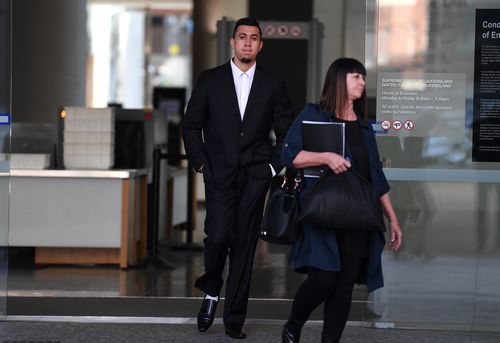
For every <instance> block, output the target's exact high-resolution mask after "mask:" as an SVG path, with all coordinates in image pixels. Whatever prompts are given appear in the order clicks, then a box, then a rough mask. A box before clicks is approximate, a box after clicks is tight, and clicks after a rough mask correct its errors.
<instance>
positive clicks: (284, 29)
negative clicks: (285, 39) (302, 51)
mask: <svg viewBox="0 0 500 343" xmlns="http://www.w3.org/2000/svg"><path fill="white" fill-rule="evenodd" d="M278 34H279V35H280V36H286V35H287V34H288V26H286V25H281V26H280V27H278Z"/></svg>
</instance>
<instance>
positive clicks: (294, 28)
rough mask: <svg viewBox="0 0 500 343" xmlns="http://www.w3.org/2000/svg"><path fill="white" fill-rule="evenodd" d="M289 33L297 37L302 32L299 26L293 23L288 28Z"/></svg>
mask: <svg viewBox="0 0 500 343" xmlns="http://www.w3.org/2000/svg"><path fill="white" fill-rule="evenodd" d="M290 34H291V35H292V36H294V37H298V36H300V35H301V34H302V29H301V28H300V26H298V25H294V26H292V28H291V29H290Z"/></svg>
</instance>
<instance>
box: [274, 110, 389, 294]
mask: <svg viewBox="0 0 500 343" xmlns="http://www.w3.org/2000/svg"><path fill="white" fill-rule="evenodd" d="M330 117H331V114H330V113H328V112H325V111H323V110H321V109H320V107H319V106H318V105H316V104H307V105H306V107H305V108H304V110H303V111H302V112H301V113H300V115H299V116H298V117H297V118H296V119H295V121H294V123H293V124H292V126H291V127H290V129H289V130H288V134H287V136H286V138H285V141H284V145H283V149H282V151H281V161H282V163H283V164H284V165H285V166H286V167H288V168H293V165H292V162H293V160H294V159H295V157H296V156H297V154H298V153H299V152H300V151H301V150H303V149H302V135H301V124H302V121H304V120H308V121H330ZM361 131H362V136H363V141H364V143H365V145H366V149H367V152H368V163H369V167H370V177H371V182H372V186H373V189H374V190H375V192H376V194H378V195H379V196H382V195H384V194H385V193H387V192H389V184H388V183H387V180H386V178H385V175H384V172H383V170H382V162H381V161H380V157H379V153H378V148H377V143H376V141H375V134H374V131H373V129H372V127H371V125H369V124H364V123H362V124H361ZM346 156H347V157H348V158H349V159H350V160H351V161H353V158H352V155H351V153H350V150H349V146H348V144H347V141H346ZM352 168H354V169H356V166H355V165H354V164H353V165H352ZM317 180H318V179H317V178H305V180H304V189H303V190H302V192H301V194H304V193H305V191H306V190H307V188H309V187H311V186H312V185H313V184H314V183H315V182H317ZM369 235H370V237H369V239H370V242H369V249H370V251H369V254H368V259H367V261H366V263H365V265H364V268H363V271H362V272H361V273H360V275H359V278H358V283H361V284H366V285H367V288H368V291H369V292H372V291H374V290H376V289H377V288H380V287H383V285H384V281H383V276H382V261H381V255H382V250H383V249H384V245H385V238H384V234H383V232H380V231H370V232H369ZM289 260H290V262H291V263H292V264H293V266H294V268H295V270H296V271H298V272H306V271H307V267H316V268H319V269H322V270H327V271H339V270H340V258H339V249H338V246H337V239H336V236H335V232H334V231H332V230H322V229H321V228H318V227H314V226H312V225H308V224H304V225H303V235H302V237H301V238H300V239H299V240H298V241H297V242H296V243H295V244H294V245H293V247H292V250H291V251H290V256H289Z"/></svg>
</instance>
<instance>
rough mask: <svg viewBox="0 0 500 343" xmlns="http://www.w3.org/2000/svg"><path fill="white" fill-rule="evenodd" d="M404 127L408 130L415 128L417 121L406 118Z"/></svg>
mask: <svg viewBox="0 0 500 343" xmlns="http://www.w3.org/2000/svg"><path fill="white" fill-rule="evenodd" d="M404 127H405V130H407V131H410V130H413V128H414V127H415V123H414V122H413V120H405V124H404Z"/></svg>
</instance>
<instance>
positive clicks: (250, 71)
mask: <svg viewBox="0 0 500 343" xmlns="http://www.w3.org/2000/svg"><path fill="white" fill-rule="evenodd" d="M256 67H257V63H254V64H253V65H252V66H251V67H250V69H248V70H247V71H246V72H244V71H242V70H240V68H238V67H237V66H236V64H234V62H233V59H232V58H231V70H232V72H233V77H240V76H241V74H247V75H248V77H249V78H250V79H253V77H254V75H255V69H256Z"/></svg>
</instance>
